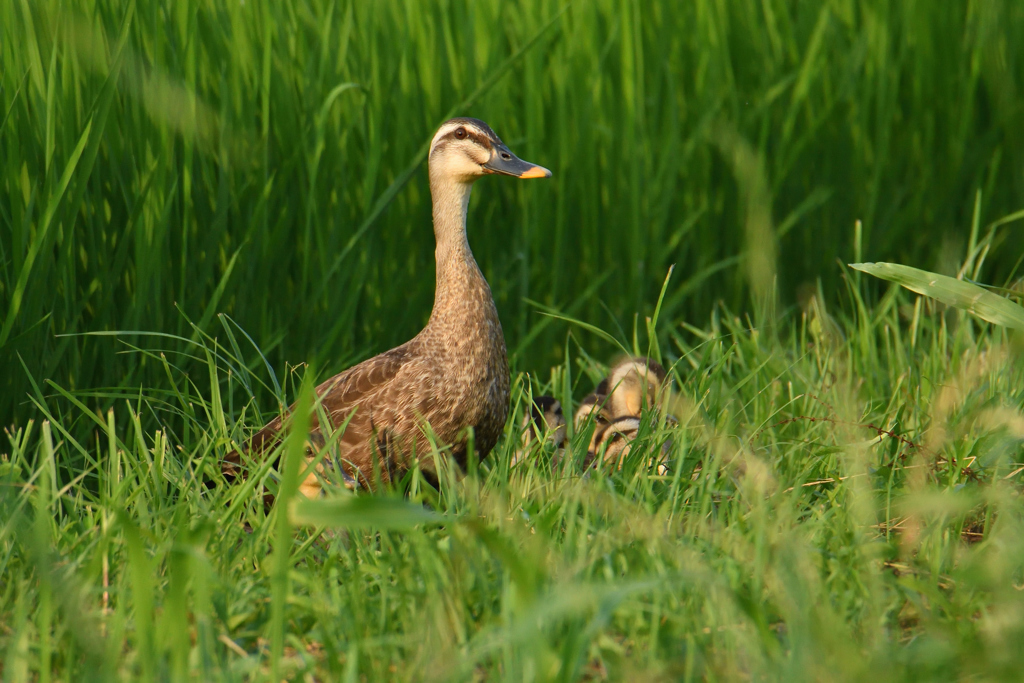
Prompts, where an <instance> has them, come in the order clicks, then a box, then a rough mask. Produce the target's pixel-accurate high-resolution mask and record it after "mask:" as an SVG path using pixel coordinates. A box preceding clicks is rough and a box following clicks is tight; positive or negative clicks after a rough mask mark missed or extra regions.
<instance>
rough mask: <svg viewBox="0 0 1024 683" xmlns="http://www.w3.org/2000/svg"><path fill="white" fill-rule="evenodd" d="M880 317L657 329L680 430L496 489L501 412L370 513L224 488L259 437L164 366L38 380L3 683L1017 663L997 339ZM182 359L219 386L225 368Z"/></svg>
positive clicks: (1016, 411)
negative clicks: (449, 459) (138, 388)
mask: <svg viewBox="0 0 1024 683" xmlns="http://www.w3.org/2000/svg"><path fill="white" fill-rule="evenodd" d="M851 291H853V290H851ZM893 291H894V292H895V291H898V290H893ZM858 302H859V296H857V295H856V294H854V297H853V303H854V304H858ZM908 306H909V300H908V299H906V298H904V295H900V294H897V295H895V296H892V297H888V298H887V300H886V303H883V304H882V305H881V306H879V307H877V308H874V309H861V308H860V306H859V305H854V306H853V307H852V308H853V309H857V310H862V311H863V312H862V313H857V314H853V315H850V316H847V315H845V314H839V315H836V317H831V316H829V315H828V314H826V313H825V312H824V311H823V309H822V308H821V307H818V306H817V305H816V304H815V306H813V307H812V308H810V309H808V311H807V312H806V313H804V314H800V315H791V316H788V317H786V318H784V319H782V320H780V321H779V322H778V327H777V329H776V330H775V332H774V333H772V334H766V333H765V332H764V331H762V330H755V329H750V328H749V327H748V325H747V324H746V323H745V322H743V321H742V320H741V319H739V318H737V317H734V316H732V315H731V314H728V313H727V312H726V311H724V310H720V311H719V312H718V314H717V315H716V316H715V317H714V318H713V319H712V321H711V322H710V324H709V325H707V326H704V327H702V328H694V330H693V331H692V332H690V333H684V332H683V331H682V330H680V329H679V328H678V326H677V325H674V324H671V323H667V322H665V321H664V320H661V321H660V322H658V321H655V322H654V323H653V324H654V325H656V326H663V327H664V328H666V330H667V331H668V332H669V335H668V336H669V337H671V338H672V339H673V343H672V345H671V348H665V349H663V350H662V351H661V353H662V360H663V361H665V362H666V363H667V364H668V365H669V366H671V367H672V370H671V375H672V377H673V397H672V399H671V401H670V406H671V411H672V412H673V413H674V414H675V415H676V416H677V417H678V419H679V424H678V426H671V425H670V426H666V427H662V428H659V427H658V426H657V425H656V424H653V423H652V424H650V425H646V423H645V425H646V426H645V427H643V428H642V429H641V432H640V437H639V439H638V441H637V442H636V445H635V446H634V449H633V451H632V453H631V456H630V457H629V458H627V460H626V461H625V463H624V464H623V467H622V468H621V469H612V470H608V469H604V470H601V469H598V470H587V471H584V470H583V469H582V463H583V456H584V453H583V451H584V450H585V448H586V446H585V441H584V440H582V439H579V438H577V439H572V440H571V443H572V446H571V447H570V450H569V452H568V454H567V455H566V456H565V457H563V458H562V459H561V463H560V464H559V465H558V466H552V464H551V458H550V455H551V454H550V453H549V452H544V451H543V450H541V451H539V452H537V453H536V454H535V456H534V457H532V458H529V459H527V460H526V462H524V463H521V464H519V465H517V466H516V467H514V468H513V467H511V466H510V462H511V460H512V455H513V453H514V450H515V449H516V448H517V447H518V445H519V443H520V439H519V434H518V428H517V427H516V426H515V425H518V424H519V418H518V415H513V417H512V418H510V421H509V427H508V430H509V431H508V434H507V435H506V438H505V439H504V440H503V441H502V443H501V444H500V445H499V447H498V448H497V449H496V451H495V453H493V454H492V456H491V457H490V458H488V459H486V460H484V461H483V462H480V463H475V464H473V465H472V466H471V471H470V473H469V474H468V475H466V476H460V475H458V474H457V473H455V472H446V473H444V474H443V476H442V477H441V480H442V481H441V483H442V485H441V489H440V490H439V491H436V490H434V489H433V488H431V487H429V486H427V485H426V484H425V482H424V481H423V480H422V479H421V478H420V477H419V476H418V474H416V473H415V472H414V473H412V474H411V475H410V476H409V477H407V478H406V480H405V481H403V482H402V483H401V484H400V485H399V486H398V488H397V489H396V490H395V491H393V492H390V493H388V492H384V493H382V494H378V496H377V497H374V498H369V499H368V498H363V497H356V498H353V497H352V495H351V494H350V493H347V492H345V491H343V490H342V491H337V492H335V493H334V494H333V495H332V497H331V498H329V499H328V500H326V501H324V502H323V503H319V502H317V503H312V504H310V503H301V504H300V503H298V500H297V499H293V500H291V503H289V498H290V496H291V495H293V494H291V493H288V491H292V492H293V491H294V485H288V484H287V481H288V477H292V479H291V481H292V482H294V481H295V479H294V477H295V473H292V474H290V475H289V474H286V475H285V483H283V484H281V483H280V478H279V475H278V474H277V473H276V471H275V470H273V469H271V468H266V469H264V470H263V471H262V472H260V473H259V474H257V475H256V476H254V477H253V478H251V479H250V480H248V481H246V482H236V483H235V484H234V485H231V486H228V485H227V484H225V483H224V482H223V481H222V480H220V479H219V476H218V474H217V472H218V468H217V466H216V460H217V458H218V457H219V456H220V455H222V454H223V453H224V452H225V451H226V450H227V449H228V448H229V447H230V443H231V442H232V441H238V440H239V439H241V438H244V435H245V434H246V433H247V432H248V430H249V429H251V428H253V427H254V426H257V425H258V424H259V423H260V419H259V418H256V417H251V418H245V421H244V423H233V422H231V421H230V420H224V421H222V420H221V419H220V418H219V417H218V416H219V415H221V414H222V413H223V412H225V410H224V406H223V405H218V404H217V403H216V402H215V401H216V400H220V401H223V399H222V398H221V399H213V398H211V396H209V395H203V394H201V393H200V392H198V391H197V390H196V388H195V387H194V386H193V387H191V388H187V389H186V388H185V387H187V386H188V385H189V384H190V382H189V380H188V379H187V378H186V377H185V376H184V375H183V374H182V373H181V372H180V371H178V370H176V369H174V368H173V367H170V366H169V367H168V379H167V380H166V381H165V382H163V383H161V384H160V385H159V386H158V387H155V388H153V389H145V390H143V391H142V392H141V393H140V394H137V395H136V396H135V397H131V398H129V397H127V396H125V397H124V398H125V399H127V400H118V401H116V402H115V405H114V408H113V409H112V410H111V411H110V412H109V413H107V414H106V415H97V414H95V413H92V412H90V411H88V409H86V408H85V406H84V405H83V406H80V407H76V405H75V401H74V400H73V397H72V396H71V395H65V394H64V392H63V391H62V389H61V388H60V387H58V386H56V385H48V389H47V390H46V391H45V392H44V395H45V396H46V397H47V398H45V400H40V401H39V403H38V405H37V406H36V411H37V415H38V418H39V420H40V421H37V422H33V423H31V424H26V425H25V426H24V427H23V428H22V429H21V430H20V431H19V432H18V433H16V434H13V435H12V438H11V444H10V446H9V448H7V449H6V451H7V453H8V455H7V456H5V457H4V460H3V463H2V465H0V467H2V475H3V478H4V482H3V484H4V485H3V495H2V496H0V501H2V504H3V506H4V509H3V519H4V520H5V521H4V526H3V529H2V533H0V543H2V545H0V549H2V554H0V560H2V565H0V570H2V576H3V577H4V582H3V594H2V595H0V614H3V616H4V620H3V621H4V623H5V624H6V626H5V630H4V632H3V634H2V636H0V643H2V645H3V647H4V648H5V651H6V655H5V658H4V671H5V675H7V676H8V677H9V678H11V679H12V680H20V678H19V676H20V674H19V672H25V675H26V676H33V677H34V676H37V675H38V673H37V672H38V667H39V666H40V663H41V662H43V661H46V658H49V661H50V662H51V666H52V667H53V671H54V672H56V674H57V675H58V676H60V677H64V678H68V677H70V678H75V679H77V678H80V677H82V676H83V675H85V673H86V672H105V673H103V674H102V675H97V677H98V678H102V679H103V680H110V679H111V678H117V677H121V678H134V677H137V676H143V677H145V678H151V677H157V678H169V679H181V678H183V677H186V676H192V677H195V678H199V679H201V680H220V679H232V678H238V677H242V678H249V677H255V678H259V679H262V678H264V677H268V676H270V674H271V672H272V671H277V672H279V676H281V677H286V678H289V679H291V678H296V677H300V678H301V677H302V676H304V675H307V674H309V675H313V676H315V677H318V678H327V679H338V680H345V677H348V678H349V679H351V680H359V679H360V678H363V679H366V680H407V679H410V678H411V679H417V680H418V679H430V680H465V679H472V678H474V677H476V678H480V679H483V678H486V679H488V680H509V681H513V680H514V681H520V680H524V679H532V680H579V679H581V678H584V679H592V680H604V679H621V678H629V677H632V676H643V677H644V678H647V679H651V678H663V679H665V680H680V679H681V680H698V679H704V678H712V679H725V680H733V679H746V678H748V677H758V678H761V677H767V678H769V679H779V680H806V679H821V680H863V679H864V678H866V677H869V676H871V677H875V678H879V679H880V680H919V679H930V678H933V677H935V676H938V677H939V678H946V677H948V676H949V675H950V674H951V673H955V674H956V675H957V676H971V675H978V676H982V677H985V678H989V679H998V678H1001V677H1003V676H1004V675H1007V674H1009V673H1010V672H1012V671H1014V670H1015V669H1014V667H1015V666H1016V664H1015V662H1016V657H1015V655H1012V653H1014V652H1018V651H1019V650H1018V648H1020V647H1021V646H1024V616H1022V615H1024V598H1022V597H1021V593H1020V591H1019V590H1018V589H1017V586H1018V585H1019V582H1020V577H1021V576H1022V571H1024V541H1022V539H1024V534H1022V531H1024V530H1022V529H1021V528H1020V524H1021V521H1020V520H1021V519H1024V517H1022V513H1024V507H1022V504H1021V502H1020V494H1019V491H1020V483H1021V476H1022V469H1024V363H1022V362H1021V350H1020V348H1019V345H1018V346H1015V345H1014V344H1013V343H1012V342H1011V341H1010V340H1008V339H1007V338H1006V337H1005V335H1004V334H1003V333H1002V332H1000V331H999V330H998V329H996V330H992V329H987V328H986V329H980V328H977V327H975V326H974V325H972V324H971V323H970V322H969V320H968V319H967V318H958V317H956V316H954V315H946V316H943V315H938V314H934V313H928V312H924V313H922V314H920V315H919V316H915V317H914V319H913V322H911V321H909V320H908V319H905V318H903V317H902V314H901V310H902V309H905V308H906V307H908ZM910 310H913V307H912V306H911V307H910ZM589 335H590V333H589V332H587V331H586V330H577V331H575V332H574V334H573V339H572V341H570V351H569V357H570V358H571V359H572V360H571V361H570V362H567V363H565V364H563V365H560V366H557V367H555V368H553V370H552V371H551V373H550V374H548V373H542V374H539V375H537V374H535V375H533V376H532V377H527V376H524V375H520V376H519V377H518V381H517V382H516V383H515V389H514V396H513V405H514V406H515V407H516V412H517V413H521V411H522V410H523V409H524V400H525V397H524V394H523V392H524V391H525V390H526V388H527V386H529V388H530V391H532V392H533V393H534V394H539V393H549V394H552V395H555V396H556V397H558V398H559V399H560V400H562V401H563V404H564V405H566V406H571V405H572V404H573V399H574V397H576V398H579V397H580V396H581V395H582V394H583V393H585V392H587V391H589V390H590V389H591V388H592V385H593V380H592V378H591V377H590V376H588V375H587V374H586V371H585V370H586V369H590V370H592V371H597V370H599V368H594V367H591V366H590V361H587V360H586V359H585V358H583V357H582V356H581V355H580V354H579V353H577V351H578V350H577V349H576V348H575V346H574V345H575V343H576V340H579V341H586V340H587V339H588V338H589ZM637 339H638V340H639V341H638V343H639V344H640V348H639V349H636V350H640V351H643V350H644V348H643V347H644V345H645V344H646V341H645V335H644V332H643V331H642V330H641V331H640V332H639V334H638V335H637ZM622 341H624V342H625V340H622ZM200 342H201V344H202V345H203V346H205V347H206V351H205V352H204V350H203V346H199V347H197V352H198V355H205V357H207V358H208V361H207V362H208V371H209V372H210V373H211V374H213V375H215V376H217V377H218V378H219V381H218V384H219V386H220V391H219V396H221V397H223V396H225V395H227V394H228V393H230V392H229V385H230V384H232V383H235V382H237V381H238V379H237V377H238V375H237V374H236V373H233V372H229V368H230V366H231V365H232V364H233V363H234V361H233V359H232V356H231V354H230V353H228V352H224V351H223V350H220V351H219V352H218V351H217V350H216V349H214V348H212V347H210V346H209V345H210V344H211V343H212V339H210V338H207V337H200ZM110 343H113V341H111V342H110ZM626 344H627V347H628V346H629V343H628V342H626ZM306 372H307V373H308V370H307V371H306ZM289 374H290V373H289ZM298 374H299V375H300V376H301V374H303V373H302V371H301V370H300V371H298ZM286 379H288V381H287V382H286V386H287V387H292V382H291V379H290V378H286ZM170 386H173V387H177V389H176V390H175V391H174V392H170V393H169V392H168V391H167V390H166V387H170ZM285 391H287V392H288V394H289V396H290V395H291V392H292V391H296V392H297V391H298V389H297V388H295V389H291V388H289V389H286V390H285ZM172 393H173V394H174V395H172ZM307 400H308V399H307ZM147 414H148V415H155V416H158V418H159V422H160V424H162V425H163V427H162V428H161V429H159V430H156V431H153V430H151V429H147V428H146V427H145V426H144V424H143V423H144V421H145V419H144V418H143V417H142V416H144V415H147ZM247 414H248V413H247ZM87 425H91V426H89V427H88V428H86V426H87ZM71 431H73V432H74V433H75V434H78V435H79V437H78V438H77V439H76V438H74V437H72V435H71V433H70V432H71ZM82 435H86V436H82ZM665 440H669V441H670V442H671V448H670V452H671V455H670V468H669V472H668V473H667V474H664V475H658V474H656V473H654V472H652V471H650V470H649V469H648V467H647V465H646V462H647V457H648V455H649V453H652V452H657V451H658V450H659V449H660V448H661V444H662V443H663V442H664V441H665ZM285 448H287V445H286V446H285ZM289 452H290V451H289ZM288 461H289V460H288V458H287V457H286V459H285V462H288ZM72 462H75V463H80V464H79V465H77V466H76V467H75V468H69V467H66V466H65V465H66V464H67V463H72ZM71 469H74V470H75V471H78V472H79V473H80V474H79V476H78V477H77V478H75V479H71V478H69V477H68V476H67V475H65V474H64V473H65V472H66V471H68V470H71ZM210 482H220V483H219V484H217V485H215V486H213V487H212V488H210V487H208V483H210ZM281 485H283V486H284V487H285V488H284V489H281V488H279V486H281ZM264 486H269V487H271V489H272V490H273V491H274V492H275V493H277V494H278V496H279V505H278V506H277V507H276V508H274V509H273V510H272V511H271V512H270V513H269V517H267V516H266V513H265V511H264V508H263V504H262V496H261V495H260V492H261V490H262V487H264ZM289 486H291V488H289ZM403 497H407V499H406V500H403ZM422 504H425V505H426V506H427V508H426V509H425V508H424V507H422ZM289 507H290V508H291V509H292V510H293V515H292V520H291V521H292V524H288V523H287V522H288V520H287V519H286V518H285V517H283V516H282V510H283V509H287V508H289ZM318 525H326V526H318ZM339 525H340V526H339ZM281 563H283V564H281ZM282 572H283V573H282ZM279 638H280V640H279ZM47 643H49V645H48V644H47ZM47 653H48V654H47Z"/></svg>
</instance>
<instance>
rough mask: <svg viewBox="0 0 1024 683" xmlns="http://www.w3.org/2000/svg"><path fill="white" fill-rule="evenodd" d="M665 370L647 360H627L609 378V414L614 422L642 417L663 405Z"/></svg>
mask: <svg viewBox="0 0 1024 683" xmlns="http://www.w3.org/2000/svg"><path fill="white" fill-rule="evenodd" d="M665 378H666V375H665V369H664V368H663V367H661V364H659V363H656V362H654V361H652V360H650V359H648V358H626V359H625V360H622V361H620V362H619V363H617V364H616V365H615V366H614V367H613V368H612V371H611V373H609V375H608V380H607V381H608V391H609V392H610V394H609V397H608V411H609V413H610V414H611V416H612V418H618V417H626V416H632V417H640V414H641V413H642V412H643V411H644V410H645V409H648V408H655V407H657V406H658V405H660V403H661V400H662V398H663V394H664V389H665Z"/></svg>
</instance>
